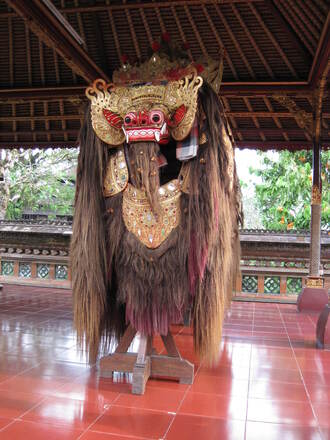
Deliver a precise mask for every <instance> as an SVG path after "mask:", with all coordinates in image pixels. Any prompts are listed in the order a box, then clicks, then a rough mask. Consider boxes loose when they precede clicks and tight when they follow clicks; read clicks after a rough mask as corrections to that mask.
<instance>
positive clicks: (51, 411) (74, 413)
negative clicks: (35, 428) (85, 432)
mask: <svg viewBox="0 0 330 440" xmlns="http://www.w3.org/2000/svg"><path fill="white" fill-rule="evenodd" d="M104 411H105V404H104V402H103V401H101V402H99V403H95V402H89V401H83V400H75V399H68V398H64V397H49V398H47V399H45V400H44V401H43V402H41V403H40V405H37V406H36V407H34V408H32V409H31V410H30V411H28V412H27V413H26V414H24V415H23V417H22V419H23V420H26V421H31V422H41V423H45V424H51V425H66V426H68V427H70V428H74V429H86V428H87V427H88V426H89V425H90V424H91V423H93V422H95V421H96V419H97V418H98V417H99V416H100V415H101V414H103V412H104Z"/></svg>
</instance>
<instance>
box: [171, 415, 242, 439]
mask: <svg viewBox="0 0 330 440" xmlns="http://www.w3.org/2000/svg"><path fill="white" fill-rule="evenodd" d="M166 439H168V440H193V439H196V440H199V439H203V440H204V439H205V440H244V422H242V421H240V420H224V419H216V418H212V417H199V416H188V415H178V416H176V417H175V419H174V422H173V424H172V425H171V427H170V430H169V432H168V434H167V435H166Z"/></svg>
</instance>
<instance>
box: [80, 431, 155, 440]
mask: <svg viewBox="0 0 330 440" xmlns="http://www.w3.org/2000/svg"><path fill="white" fill-rule="evenodd" d="M87 432H88V431H87ZM89 432H95V433H97V434H105V435H109V436H110V435H116V436H119V437H122V438H123V440H125V439H133V440H136V439H138V440H155V439H153V438H152V437H141V436H138V437H136V436H134V435H129V434H118V433H116V432H104V431H98V430H94V429H90V430H89ZM85 434H86V432H85ZM75 440H79V438H77V439H75ZM160 440H162V439H160Z"/></svg>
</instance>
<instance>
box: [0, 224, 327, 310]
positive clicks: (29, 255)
mask: <svg viewBox="0 0 330 440" xmlns="http://www.w3.org/2000/svg"><path fill="white" fill-rule="evenodd" d="M71 228H72V225H71V223H70V222H68V221H53V222H52V221H42V220H41V221H0V283H4V284H5V283H10V284H29V285H31V284H32V285H38V286H49V287H62V288H69V287H70V280H71V272H70V267H69V246H70V237H71ZM309 241H310V238H309V233H308V232H306V231H305V232H293V231H290V232H272V231H265V230H242V231H241V248H242V260H241V276H239V277H238V279H237V282H236V294H235V298H236V299H244V300H247V299H262V300H272V301H289V302H295V301H296V299H297V295H298V294H299V292H300V291H301V289H302V287H303V286H304V283H305V279H306V277H307V275H308V264H309V263H308V261H309ZM321 265H322V267H321V269H322V273H323V276H324V277H325V281H326V285H327V286H329V284H330V236H329V235H328V234H327V233H326V232H324V233H322V237H321Z"/></svg>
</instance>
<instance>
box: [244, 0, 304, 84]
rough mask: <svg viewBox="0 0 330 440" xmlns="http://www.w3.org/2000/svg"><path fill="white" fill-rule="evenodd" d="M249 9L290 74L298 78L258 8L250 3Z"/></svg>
mask: <svg viewBox="0 0 330 440" xmlns="http://www.w3.org/2000/svg"><path fill="white" fill-rule="evenodd" d="M249 7H250V9H251V11H252V12H253V14H254V16H255V17H256V19H257V21H258V23H259V25H260V26H261V28H262V29H263V30H264V32H265V33H266V34H267V36H268V38H269V39H270V41H271V42H272V43H273V45H274V46H275V48H276V50H277V52H278V53H279V55H280V56H281V58H282V59H283V61H284V62H285V64H286V65H287V67H288V69H289V70H290V72H291V73H292V75H293V76H294V77H295V78H297V77H298V75H297V72H296V71H295V69H294V67H293V66H292V64H291V62H290V61H289V59H288V57H287V56H286V55H285V53H284V51H283V49H282V48H281V46H280V45H279V44H278V42H277V40H276V38H275V37H274V36H273V34H272V33H271V32H270V30H269V29H268V27H267V26H266V25H265V23H264V21H263V19H262V18H261V16H260V14H259V12H258V11H257V10H256V8H255V7H254V5H253V4H252V3H249Z"/></svg>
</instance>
